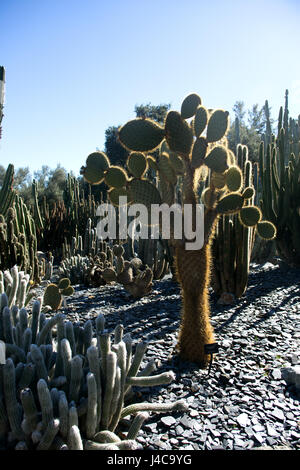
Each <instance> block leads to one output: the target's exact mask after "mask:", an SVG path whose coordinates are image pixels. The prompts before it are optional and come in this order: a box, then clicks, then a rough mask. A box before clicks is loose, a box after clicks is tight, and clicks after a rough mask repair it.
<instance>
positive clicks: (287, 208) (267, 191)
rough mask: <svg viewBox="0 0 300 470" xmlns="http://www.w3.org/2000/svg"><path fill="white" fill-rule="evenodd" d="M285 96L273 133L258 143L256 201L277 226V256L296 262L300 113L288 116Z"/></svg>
mask: <svg viewBox="0 0 300 470" xmlns="http://www.w3.org/2000/svg"><path fill="white" fill-rule="evenodd" d="M287 98H288V96H287V94H286V103H285V109H284V111H283V108H282V107H281V108H280V112H279V119H278V134H277V137H276V138H275V136H274V135H271V136H270V138H269V139H268V140H267V142H268V143H267V144H265V142H264V141H263V142H261V145H260V151H259V176H260V181H259V182H260V197H261V200H260V205H261V210H262V212H263V214H264V216H265V217H267V218H268V219H269V220H270V221H272V222H273V224H274V225H275V226H276V228H277V236H276V240H275V244H276V249H277V253H278V255H279V257H280V258H281V259H282V260H283V261H284V262H286V263H287V264H289V265H290V266H300V235H299V234H300V212H299V208H300V189H299V177H300V117H299V118H298V120H294V119H289V117H288V101H287Z"/></svg>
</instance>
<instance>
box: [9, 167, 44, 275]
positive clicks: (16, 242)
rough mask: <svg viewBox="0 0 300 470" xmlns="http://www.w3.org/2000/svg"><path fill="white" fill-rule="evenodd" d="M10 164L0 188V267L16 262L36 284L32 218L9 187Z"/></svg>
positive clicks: (35, 257) (34, 226)
mask: <svg viewBox="0 0 300 470" xmlns="http://www.w3.org/2000/svg"><path fill="white" fill-rule="evenodd" d="M13 177H14V167H13V165H9V166H8V168H7V170H6V173H5V178H4V183H3V186H2V188H1V191H0V269H2V270H5V269H8V268H11V267H12V266H14V265H15V264H17V265H18V266H19V267H20V269H21V270H23V271H25V272H26V273H29V274H30V277H31V279H32V280H33V281H34V282H36V283H38V282H39V281H40V276H39V272H40V270H39V262H38V258H37V234H36V225H35V222H34V219H33V217H32V216H31V213H30V211H29V209H28V208H27V206H26V204H25V203H24V201H23V199H22V198H21V197H20V196H19V195H18V194H16V191H15V190H14V189H13V186H12V185H13Z"/></svg>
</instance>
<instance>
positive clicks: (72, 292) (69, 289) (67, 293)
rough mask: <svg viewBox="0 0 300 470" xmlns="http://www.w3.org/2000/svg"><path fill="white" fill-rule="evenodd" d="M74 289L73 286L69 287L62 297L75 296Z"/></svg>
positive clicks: (64, 290)
mask: <svg viewBox="0 0 300 470" xmlns="http://www.w3.org/2000/svg"><path fill="white" fill-rule="evenodd" d="M74 292H75V291H74V288H73V287H72V286H68V287H66V288H65V289H63V290H62V291H61V295H65V296H69V295H73V294H74Z"/></svg>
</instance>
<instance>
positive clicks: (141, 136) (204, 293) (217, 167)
mask: <svg viewBox="0 0 300 470" xmlns="http://www.w3.org/2000/svg"><path fill="white" fill-rule="evenodd" d="M189 119H190V121H188V120H189ZM228 128H229V113H228V112H226V111H224V110H222V109H217V110H214V111H213V110H208V109H206V108H205V107H204V106H203V105H202V101H201V98H200V96H199V95H197V94H196V93H192V94H190V95H188V96H187V97H186V98H185V99H184V100H183V102H182V106H181V111H180V112H177V111H169V112H168V114H167V116H166V119H165V122H164V125H160V124H158V123H157V122H155V121H153V120H151V119H147V118H146V119H144V118H137V119H133V120H131V121H128V122H127V123H126V124H125V125H124V126H122V127H120V128H119V131H118V139H119V142H120V143H121V144H122V145H123V146H124V147H125V148H126V149H127V150H129V152H130V154H129V157H128V161H127V170H128V172H127V171H125V169H124V168H121V167H118V166H114V165H111V164H110V161H109V158H108V157H107V155H106V154H105V153H104V152H93V153H92V154H90V155H89V156H88V157H87V159H86V165H85V166H83V167H82V169H81V173H82V174H83V176H84V178H85V179H86V180H87V181H88V182H89V183H90V184H100V183H101V182H103V181H104V182H105V183H106V184H107V185H108V186H109V187H110V190H109V193H108V194H109V199H110V201H111V203H112V204H114V205H116V206H117V205H118V204H119V197H120V196H126V197H127V202H128V204H131V203H137V204H143V205H144V206H145V207H146V208H147V209H148V211H149V213H150V212H151V207H152V205H153V204H156V205H161V204H162V203H165V204H167V205H168V206H172V205H173V204H174V203H175V199H176V197H177V192H176V187H177V185H178V182H179V181H181V188H182V189H181V198H180V199H181V203H182V204H183V205H186V204H188V205H189V206H190V207H192V211H193V215H192V217H191V220H190V225H191V229H192V231H193V232H195V229H196V227H195V220H196V215H195V214H196V206H197V204H198V202H199V197H198V186H199V181H200V180H202V181H203V179H206V178H207V176H208V175H209V176H210V185H209V187H207V188H206V189H205V191H203V193H202V202H203V203H204V206H205V210H204V245H203V247H202V248H201V249H198V250H189V249H186V248H185V243H186V239H185V236H184V235H183V236H182V237H181V239H178V238H176V239H175V237H174V232H173V230H174V226H173V227H171V231H170V232H171V233H170V243H171V245H172V246H173V247H174V251H175V254H174V258H175V263H176V273H177V279H178V281H179V282H180V284H181V287H182V295H183V315H182V321H181V325H180V331H179V336H178V338H179V341H178V351H179V354H180V355H181V356H182V357H183V358H184V359H186V360H189V361H193V362H197V363H199V364H200V365H206V364H207V362H208V354H207V353H206V350H205V346H206V345H207V344H210V343H214V334H213V329H212V326H211V324H210V320H209V314H210V309H209V300H208V286H209V281H210V263H211V255H210V244H211V241H212V237H213V234H214V230H215V226H216V223H217V220H218V217H219V216H220V215H221V214H226V215H229V214H239V219H240V221H241V222H242V224H243V225H245V226H251V227H256V230H257V232H258V234H259V235H262V236H263V237H266V238H273V237H274V236H275V233H276V229H275V227H274V225H273V224H272V223H270V222H269V221H262V220H261V219H262V214H261V211H260V210H259V208H258V207H255V206H250V205H246V202H247V200H248V198H249V194H248V193H249V188H245V190H244V191H243V193H242V192H241V191H240V189H241V170H240V169H239V168H238V166H237V165H236V164H235V161H234V158H232V155H233V154H232V152H231V151H230V150H229V149H228V146H227V139H226V133H227V131H228ZM204 132H205V134H204ZM158 148H159V155H158V157H157V158H154V157H153V156H152V155H148V154H149V153H151V152H152V153H153V152H154V151H155V150H156V149H158ZM233 157H234V156H233ZM148 168H151V169H152V170H153V171H155V173H156V175H157V179H158V184H157V185H156V184H155V183H154V182H153V179H151V181H150V180H149V179H147V177H146V172H147V169H148ZM222 181H223V183H222ZM172 229H173V230H172Z"/></svg>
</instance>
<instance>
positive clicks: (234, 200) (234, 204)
mask: <svg viewBox="0 0 300 470" xmlns="http://www.w3.org/2000/svg"><path fill="white" fill-rule="evenodd" d="M243 203H244V198H243V197H242V196H241V195H240V194H238V193H230V194H227V195H226V196H224V197H222V198H221V199H220V200H219V202H218V204H217V211H218V212H219V213H220V214H234V213H235V212H238V211H239V210H240V209H241V208H242V207H243Z"/></svg>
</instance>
